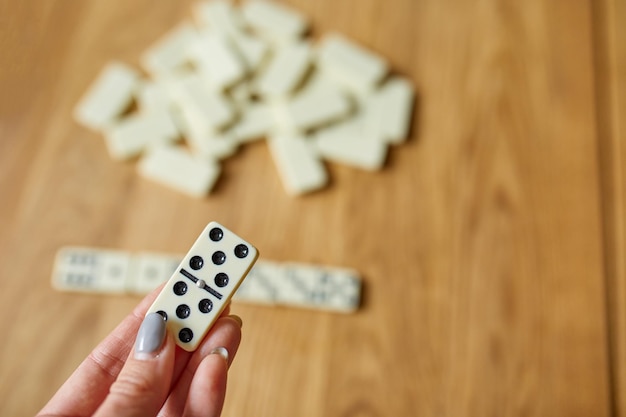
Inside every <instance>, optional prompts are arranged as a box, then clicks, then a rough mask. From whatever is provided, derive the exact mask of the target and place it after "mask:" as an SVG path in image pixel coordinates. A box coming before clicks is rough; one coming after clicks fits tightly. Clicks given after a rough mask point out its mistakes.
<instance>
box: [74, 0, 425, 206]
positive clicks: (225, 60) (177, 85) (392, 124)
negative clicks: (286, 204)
mask: <svg viewBox="0 0 626 417" xmlns="http://www.w3.org/2000/svg"><path fill="white" fill-rule="evenodd" d="M193 12H194V13H193V14H194V17H195V24H194V23H191V22H184V23H181V24H179V25H178V26H176V27H175V28H174V29H172V30H171V31H170V32H168V33H167V34H165V35H164V36H163V37H162V38H161V39H159V40H158V41H157V42H156V43H154V44H153V45H152V46H151V47H149V48H148V50H146V51H145V53H144V54H143V55H142V56H141V63H142V66H143V68H144V70H145V71H146V72H147V73H148V74H149V75H150V77H149V78H144V77H142V75H141V74H140V73H139V72H138V71H136V70H135V69H133V68H131V67H129V66H127V65H125V64H122V63H119V62H115V63H110V64H109V65H107V66H106V67H105V68H104V69H103V70H102V72H101V73H100V75H99V76H98V77H97V79H96V80H95V81H94V83H93V84H92V86H91V87H90V88H89V90H88V91H87V92H86V93H85V95H84V96H83V98H82V99H81V101H80V102H79V103H78V105H77V107H76V108H75V112H74V116H75V118H76V120H77V121H78V122H79V123H81V124H82V125H84V126H86V127H88V128H91V129H93V130H96V131H99V132H101V133H102V134H103V135H104V137H105V140H106V144H107V148H108V151H109V153H110V155H111V157H113V158H114V159H119V160H126V159H131V158H134V157H137V156H140V157H141V159H140V161H139V164H138V171H139V173H140V174H141V175H143V176H145V177H147V178H149V179H152V180H154V181H157V182H160V183H162V184H164V185H167V186H170V187H173V188H176V189H178V190H179V191H181V192H185V193H187V194H190V195H193V196H203V195H206V194H207V193H209V192H210V190H211V188H212V187H213V185H214V183H215V182H216V180H217V178H218V177H219V174H220V165H219V161H220V160H221V159H223V158H226V157H228V156H230V155H232V154H233V153H235V151H236V150H237V148H238V147H239V146H241V145H243V144H245V143H247V142H250V141H253V140H258V139H263V138H265V139H267V142H268V146H269V148H270V152H271V155H272V157H273V159H274V161H275V164H276V166H277V171H278V174H279V176H280V178H281V180H282V182H283V184H284V187H285V189H286V190H287V191H288V192H289V193H291V194H301V193H305V192H309V191H312V190H316V189H319V188H322V187H324V186H325V185H326V183H327V181H328V178H327V171H326V168H325V166H324V163H323V160H330V161H335V162H339V163H344V164H348V165H351V166H355V167H358V168H362V169H366V170H377V169H380V168H382V166H383V165H384V162H385V159H386V154H387V149H388V146H389V145H392V144H399V143H401V142H403V141H404V140H405V139H406V138H407V136H408V132H409V129H410V124H411V117H412V106H413V100H414V92H413V88H412V86H411V84H410V82H409V81H408V80H406V79H404V78H402V77H399V76H391V75H389V66H388V64H387V62H386V61H385V60H384V59H383V58H382V57H380V56H378V55H376V54H374V53H373V52H371V51H369V50H367V49H365V48H363V47H361V46H359V45H357V44H355V43H354V42H352V41H350V40H348V39H347V38H345V37H344V36H342V35H340V34H338V33H331V34H327V35H325V36H323V37H322V38H321V40H319V41H318V42H315V43H314V42H312V41H311V40H309V39H307V38H305V34H306V33H307V31H308V30H309V22H308V20H307V18H306V17H305V16H303V15H302V14H301V13H299V12H297V11H296V10H294V9H292V8H289V7H287V6H284V5H281V4H278V3H274V2H272V1H270V0H247V1H245V2H244V3H243V4H242V5H241V6H240V7H238V6H235V5H233V4H232V3H230V2H229V1H228V0H214V1H206V2H201V3H197V4H196V5H195V7H194V9H193ZM132 103H135V104H136V106H135V107H136V108H137V110H136V111H134V112H130V111H129V109H130V108H132V107H133V106H132ZM181 138H184V140H185V142H186V146H180V145H179V143H178V142H180V139H181Z"/></svg>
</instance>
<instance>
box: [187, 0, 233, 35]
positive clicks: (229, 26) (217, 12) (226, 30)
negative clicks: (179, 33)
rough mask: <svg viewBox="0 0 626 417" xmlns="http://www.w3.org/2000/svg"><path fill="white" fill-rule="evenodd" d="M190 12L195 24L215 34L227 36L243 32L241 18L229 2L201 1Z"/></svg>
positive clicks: (218, 0)
mask: <svg viewBox="0 0 626 417" xmlns="http://www.w3.org/2000/svg"><path fill="white" fill-rule="evenodd" d="M192 11H193V15H194V17H195V20H196V22H197V23H198V25H199V26H201V27H208V28H209V29H211V30H213V31H215V32H219V33H221V34H224V35H229V36H230V35H233V34H238V33H241V32H242V31H243V30H244V25H245V24H244V21H243V18H242V16H241V14H240V13H239V10H238V9H237V8H236V7H235V6H234V5H233V3H232V2H230V1H227V0H210V1H201V2H198V3H196V4H194V6H193V8H192Z"/></svg>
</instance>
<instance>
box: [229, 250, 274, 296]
mask: <svg viewBox="0 0 626 417" xmlns="http://www.w3.org/2000/svg"><path fill="white" fill-rule="evenodd" d="M282 271H283V270H282V267H281V265H280V264H279V263H277V262H271V261H266V260H263V259H259V260H258V261H257V262H256V263H255V264H254V266H253V267H252V269H251V270H250V272H249V273H248V276H247V277H246V279H245V281H243V282H242V283H241V285H240V286H239V289H238V290H237V292H236V293H235V295H234V296H233V300H234V301H239V302H247V303H254V304H265V305H276V304H277V303H278V300H279V294H278V292H279V291H280V285H281V284H280V282H281V278H282V275H283V273H282Z"/></svg>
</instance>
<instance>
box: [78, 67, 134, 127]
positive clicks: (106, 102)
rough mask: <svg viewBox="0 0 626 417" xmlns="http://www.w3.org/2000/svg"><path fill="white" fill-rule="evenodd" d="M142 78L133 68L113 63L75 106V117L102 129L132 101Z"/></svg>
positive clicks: (84, 123)
mask: <svg viewBox="0 0 626 417" xmlns="http://www.w3.org/2000/svg"><path fill="white" fill-rule="evenodd" d="M138 80H139V74H138V73H137V72H136V71H135V70H133V69H132V68H130V67H128V66H126V65H124V64H121V63H119V62H113V63H109V64H108V65H107V66H106V67H104V69H103V70H102V71H101V72H100V74H99V75H98V78H97V79H96V81H94V83H93V84H92V85H91V87H89V89H88V90H87V92H86V93H85V94H84V96H83V98H82V99H81V100H80V102H79V103H78V105H77V106H76V108H75V109H74V117H75V118H76V120H77V121H78V122H79V123H81V124H82V125H84V126H87V127H89V128H91V129H94V130H101V129H102V128H104V127H105V126H107V125H108V124H110V123H111V122H112V121H113V120H115V119H116V118H117V117H118V116H119V115H120V114H122V112H124V110H126V109H127V108H128V106H129V105H130V104H131V102H132V99H133V93H134V90H135V87H136V85H137V82H138Z"/></svg>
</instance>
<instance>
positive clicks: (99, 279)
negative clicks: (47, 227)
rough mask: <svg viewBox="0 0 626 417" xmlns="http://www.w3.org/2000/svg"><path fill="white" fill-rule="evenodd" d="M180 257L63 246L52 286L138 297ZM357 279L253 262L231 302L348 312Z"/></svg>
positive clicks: (349, 273)
mask: <svg viewBox="0 0 626 417" xmlns="http://www.w3.org/2000/svg"><path fill="white" fill-rule="evenodd" d="M182 258H183V257H182V255H169V254H159V253H148V252H139V253H136V254H134V253H129V252H126V251H119V250H105V249H98V248H88V247H64V248H61V249H60V250H59V251H58V252H57V255H56V258H55V263H54V268H53V272H52V286H53V287H54V288H56V289H57V290H59V291H72V292H87V293H107V294H125V293H130V294H140V295H144V294H147V293H148V292H150V291H152V290H154V289H155V288H156V287H157V286H158V285H160V284H161V283H163V282H165V281H167V280H168V279H169V278H170V277H171V276H172V274H173V273H174V272H175V271H176V270H177V269H178V266H179V264H180V261H181V259H182ZM360 293H361V279H360V278H359V274H358V273H357V272H356V271H354V270H352V269H347V268H336V267H323V266H319V265H311V264H302V263H291V262H285V263H279V262H270V261H266V260H258V261H257V263H256V264H255V265H254V267H253V268H252V270H251V271H250V273H249V274H248V276H247V277H246V279H245V280H244V281H243V283H242V284H241V286H240V287H239V289H238V290H237V292H236V293H235V295H234V296H233V300H235V301H239V302H245V303H251V304H261V305H284V306H293V307H304V308H313V309H319V310H328V311H337V312H352V311H355V310H356V309H358V307H359V304H360Z"/></svg>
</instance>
